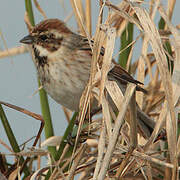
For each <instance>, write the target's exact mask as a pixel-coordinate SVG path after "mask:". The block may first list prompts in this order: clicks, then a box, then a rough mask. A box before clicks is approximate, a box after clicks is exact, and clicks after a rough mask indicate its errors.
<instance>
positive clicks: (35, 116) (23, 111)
mask: <svg viewBox="0 0 180 180" xmlns="http://www.w3.org/2000/svg"><path fill="white" fill-rule="evenodd" d="M0 104H3V105H5V106H7V107H10V108H12V109H15V110H17V111H19V112H22V113H24V114H27V115H29V116H31V117H33V118H35V119H36V120H40V121H41V122H44V120H43V118H42V116H41V115H39V114H36V113H33V112H31V111H28V110H26V109H24V108H21V107H18V106H15V105H12V104H9V103H6V102H2V101H0Z"/></svg>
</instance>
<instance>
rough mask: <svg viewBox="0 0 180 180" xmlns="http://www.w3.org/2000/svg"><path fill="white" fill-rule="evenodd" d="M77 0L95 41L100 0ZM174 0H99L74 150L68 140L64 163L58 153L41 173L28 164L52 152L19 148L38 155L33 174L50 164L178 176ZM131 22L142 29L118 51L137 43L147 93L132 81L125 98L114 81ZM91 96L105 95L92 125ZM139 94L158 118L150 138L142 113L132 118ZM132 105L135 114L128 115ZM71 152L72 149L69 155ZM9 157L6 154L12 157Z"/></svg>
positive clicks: (66, 170) (179, 92)
mask: <svg viewBox="0 0 180 180" xmlns="http://www.w3.org/2000/svg"><path fill="white" fill-rule="evenodd" d="M35 2H36V7H37V9H38V10H39V11H40V12H41V13H42V15H43V16H44V17H46V15H45V13H44V12H43V10H42V9H41V7H40V6H39V5H38V3H37V1H35ZM70 2H71V4H72V7H73V13H74V16H75V19H76V21H77V24H78V27H79V29H78V31H79V32H80V33H81V34H82V35H84V36H86V37H88V39H89V41H90V39H91V30H92V26H91V8H90V7H91V6H90V3H94V2H93V1H90V0H86V6H85V7H83V5H82V2H81V0H77V1H74V0H71V1H70ZM174 5H175V1H168V6H167V7H168V8H166V10H165V7H164V6H163V5H162V4H161V1H159V0H158V1H153V0H152V1H149V2H148V3H147V2H143V1H128V0H124V1H122V2H121V3H120V4H112V3H111V2H110V1H101V0H100V1H99V7H100V8H99V17H98V20H97V25H96V32H95V35H94V36H93V39H94V45H93V47H92V51H93V59H92V66H91V77H90V81H89V83H88V85H87V87H86V89H85V91H84V93H83V95H82V98H81V103H80V107H81V108H80V109H81V111H80V113H79V116H78V120H79V126H78V127H77V129H76V136H75V139H74V141H73V148H72V147H71V145H69V144H66V145H65V146H64V148H63V151H62V154H61V157H60V159H59V160H58V161H56V162H54V161H53V159H51V160H52V161H51V162H50V164H49V165H48V166H47V167H39V166H37V167H38V169H37V170H35V171H31V170H32V169H31V168H30V165H29V164H30V163H31V161H33V157H34V156H36V157H38V159H39V158H41V156H48V154H49V153H48V152H47V151H44V150H43V149H39V148H38V149H31V150H30V151H28V152H27V151H26V152H25V153H24V151H22V152H19V153H18V154H17V153H15V154H16V155H18V156H29V157H31V161H30V162H29V164H28V166H29V169H30V171H31V173H32V174H33V175H32V176H31V179H33V178H35V177H38V176H42V174H46V173H47V170H48V169H50V170H51V175H50V176H49V179H69V180H70V179H73V178H74V177H75V176H76V175H77V174H79V176H78V178H77V179H98V180H103V179H113V178H114V179H120V178H122V179H179V170H180V167H179V161H178V158H179V153H180V138H179V133H178V129H179V124H178V121H179V119H180V118H179V117H180V116H179V108H180V107H179V97H180V33H179V26H175V25H173V24H172V23H171V17H172V13H173V10H174ZM145 6H146V8H145ZM104 8H108V16H107V19H104V15H103V10H104ZM156 14H159V15H160V17H162V19H161V21H164V24H165V25H164V26H163V27H160V26H159V27H158V25H157V24H155V15H156ZM102 22H104V23H102ZM129 23H132V24H133V25H134V27H135V28H137V29H138V32H139V34H138V35H137V38H136V37H135V38H134V41H132V42H131V43H130V44H129V45H128V46H127V47H126V48H125V49H123V50H121V51H120V52H119V53H120V54H121V53H123V52H124V51H126V49H127V48H128V47H131V50H130V52H129V54H128V57H127V59H126V61H127V62H126V64H127V66H126V69H127V70H128V71H130V72H131V74H135V72H137V80H139V81H141V82H143V83H145V84H146V85H145V88H146V90H147V91H148V94H142V93H139V92H137V93H136V96H135V94H134V91H135V85H133V84H129V85H128V88H127V90H126V93H125V95H124V96H123V95H122V93H121V91H120V89H119V87H118V86H117V84H116V83H115V82H112V81H108V80H107V73H108V70H109V68H110V65H111V61H112V59H113V56H112V55H113V51H114V44H115V39H116V38H119V37H120V36H121V35H122V33H123V32H126V33H128V31H127V25H128V24H129ZM132 33H133V32H132ZM126 37H128V34H127V36H126ZM138 38H141V39H142V46H141V47H142V48H141V53H140V54H139V55H138V57H137V60H136V61H134V60H132V53H133V51H134V47H135V46H136V45H137V44H136V40H137V39H138ZM102 46H104V47H105V53H104V57H103V60H102V59H100V58H99V54H100V49H101V47H102ZM167 46H168V47H169V49H167ZM149 47H150V48H149ZM149 49H150V50H149ZM25 51H26V48H25V47H19V48H17V54H18V53H24V52H25ZM6 53H7V56H8V55H15V52H14V49H9V50H8V51H6ZM4 54H5V52H0V57H2V58H3V57H4V56H5V55H4ZM120 61H123V59H120ZM106 92H108V93H109V95H110V96H111V98H112V100H113V101H114V104H116V105H117V106H118V107H119V114H118V115H116V114H114V112H113V111H112V107H110V105H109V103H108V101H107V98H106ZM92 97H94V98H96V99H98V101H99V104H100V105H101V106H102V115H101V116H95V117H93V119H92V120H91V122H89V123H88V127H84V126H83V123H84V120H85V119H87V113H86V112H90V106H89V104H90V101H91V99H92ZM135 98H136V101H137V103H138V105H139V107H140V108H141V109H142V110H143V111H144V112H145V113H146V114H147V115H148V116H150V117H151V118H153V119H154V121H155V122H156V123H155V127H154V130H153V132H152V134H151V136H150V137H149V138H147V139H146V138H143V137H142V136H141V133H140V132H139V131H138V130H137V128H136V126H137V122H136V116H133V114H134V113H136V108H135ZM127 109H129V111H130V115H127V113H126V112H127ZM64 111H65V114H66V117H67V119H71V118H70V117H71V115H70V113H69V112H68V111H67V110H66V109H64ZM159 133H161V134H160V135H161V136H159ZM161 139H164V140H161ZM52 143H53V145H54V144H55V145H57V144H60V140H59V138H58V137H54V138H51V139H50V140H49V141H48V142H45V143H44V144H43V145H52ZM1 144H2V142H1ZM72 149H73V150H72ZM66 152H72V153H71V155H70V156H68V157H67V155H66ZM2 157H4V158H5V155H2ZM59 165H60V166H59ZM19 169H20V167H18V166H17V167H16V168H15V170H14V171H13V172H11V174H10V176H9V177H11V176H13V178H14V177H16V175H18V173H20V170H19ZM14 174H15V175H14ZM13 178H12V179H13Z"/></svg>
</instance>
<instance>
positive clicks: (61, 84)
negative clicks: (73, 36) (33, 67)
mask: <svg viewBox="0 0 180 180" xmlns="http://www.w3.org/2000/svg"><path fill="white" fill-rule="evenodd" d="M56 67H59V66H55V67H48V68H49V69H48V70H45V68H44V69H43V70H42V69H38V74H39V78H40V80H41V83H42V85H43V87H44V89H45V91H46V92H47V93H48V94H49V95H50V96H51V97H52V98H53V99H54V100H55V101H56V102H57V103H59V104H61V105H63V106H64V107H66V108H68V109H70V110H72V111H78V110H79V101H80V98H81V95H82V92H83V90H84V88H85V86H86V84H87V83H88V79H89V76H88V75H87V74H88V73H86V74H83V72H81V71H77V73H76V74H77V75H76V76H75V75H74V71H73V68H71V71H66V69H65V70H64V71H63V70H62V69H59V68H56ZM86 72H88V71H86Z"/></svg>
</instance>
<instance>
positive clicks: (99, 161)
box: [93, 123, 106, 180]
mask: <svg viewBox="0 0 180 180" xmlns="http://www.w3.org/2000/svg"><path fill="white" fill-rule="evenodd" d="M105 136H106V129H105V124H104V123H103V125H102V128H101V134H100V138H99V143H98V158H97V163H96V167H95V170H94V175H93V180H96V179H97V177H98V174H99V171H100V169H101V166H102V162H103V156H104V149H105Z"/></svg>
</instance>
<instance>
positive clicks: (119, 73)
mask: <svg viewBox="0 0 180 180" xmlns="http://www.w3.org/2000/svg"><path fill="white" fill-rule="evenodd" d="M91 43H92V46H93V43H94V41H93V40H91ZM78 49H79V50H85V51H88V52H91V53H92V50H91V47H90V45H89V41H88V39H87V38H85V37H82V40H81V42H80V46H79V48H78ZM104 52H105V48H104V47H102V48H101V51H100V54H101V56H104ZM108 77H109V78H110V79H115V80H117V81H120V83H121V84H123V85H125V86H126V85H127V84H128V82H130V83H134V84H136V85H137V86H136V90H137V91H142V92H144V93H147V91H146V90H145V89H143V88H142V87H140V86H139V85H143V83H141V82H140V81H137V80H135V79H134V78H133V77H132V76H131V75H130V74H129V73H128V72H127V71H126V70H124V69H123V68H122V67H121V66H120V65H119V64H117V63H115V62H113V67H112V68H111V70H110V71H109V73H108Z"/></svg>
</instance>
